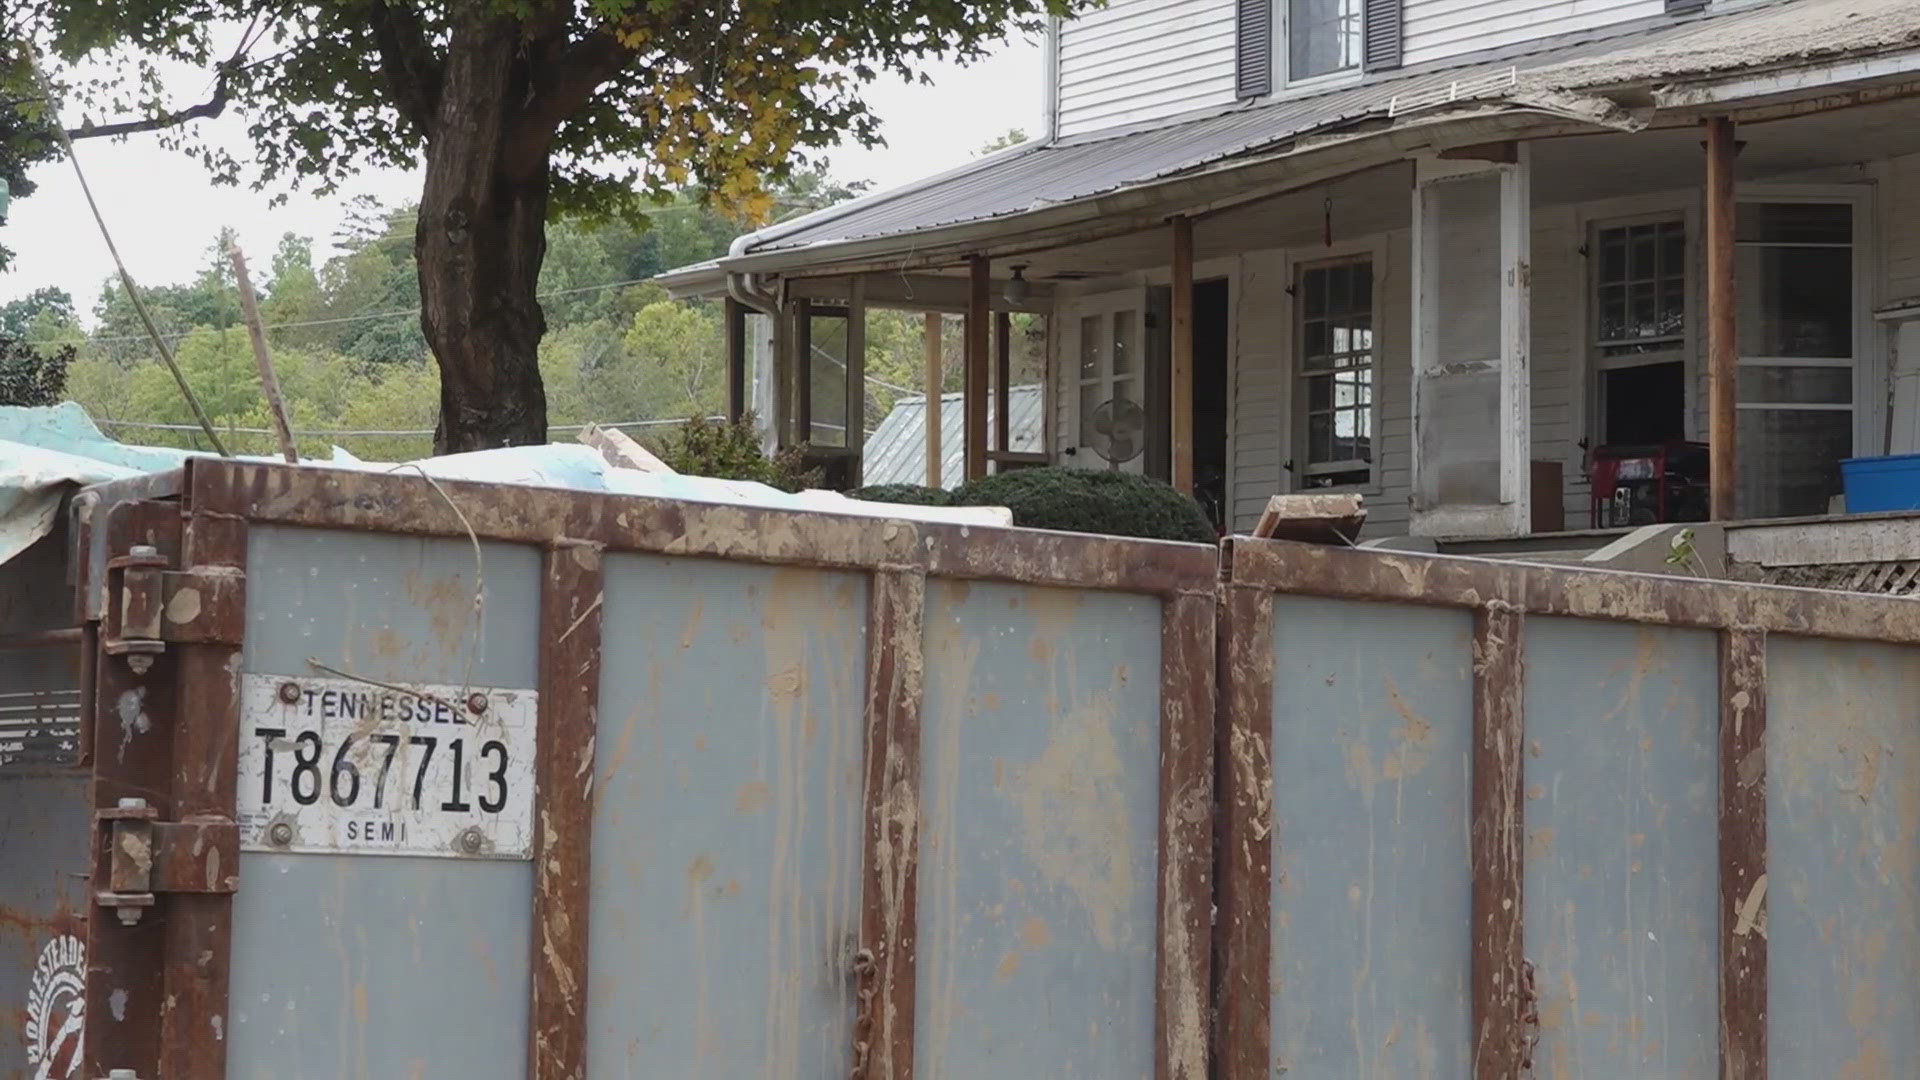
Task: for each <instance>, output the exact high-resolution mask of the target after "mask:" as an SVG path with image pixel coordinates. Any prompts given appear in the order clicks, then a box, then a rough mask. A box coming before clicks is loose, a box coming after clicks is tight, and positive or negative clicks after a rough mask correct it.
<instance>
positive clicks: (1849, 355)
mask: <svg viewBox="0 0 1920 1080" xmlns="http://www.w3.org/2000/svg"><path fill="white" fill-rule="evenodd" d="M1853 228H1854V214H1853V206H1852V204H1850V203H1810V202H1781V203H1742V204H1741V205H1740V207H1739V215H1738V218H1737V220H1736V224H1735V226H1734V245H1735V265H1734V274H1735V280H1736V283H1737V289H1738V292H1739V304H1738V309H1739V310H1738V317H1739V343H1740V370H1739V373H1738V388H1737V394H1736V397H1737V401H1738V408H1739V427H1738V431H1737V436H1738V439H1739V458H1740V461H1739V473H1738V483H1739V490H1738V491H1737V492H1736V493H1735V498H1736V508H1737V509H1738V511H1739V513H1740V515H1741V516H1742V517H1791V516H1797V515H1803V514H1824V513H1826V512H1827V500H1828V498H1829V497H1830V496H1833V495H1835V494H1838V493H1839V491H1840V462H1841V460H1843V459H1845V458H1847V457H1850V456H1852V453H1853V445H1854V358H1855V356H1856V353H1857V348H1856V342H1855V340H1854V333H1855V327H1856V320H1857V318H1858V310H1857V304H1856V300H1855V289H1854V280H1853V255H1854V253H1853Z"/></svg>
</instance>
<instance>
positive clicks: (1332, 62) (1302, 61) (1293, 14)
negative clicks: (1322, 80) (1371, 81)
mask: <svg viewBox="0 0 1920 1080" xmlns="http://www.w3.org/2000/svg"><path fill="white" fill-rule="evenodd" d="M1283 2H1284V3H1285V4H1286V5H1287V8H1286V10H1287V22H1286V26H1287V81H1288V82H1300V81H1301V80H1303V79H1313V78H1318V77H1320V76H1322V75H1331V74H1333V73H1335V72H1339V71H1351V70H1355V69H1357V68H1359V66H1360V50H1361V47H1362V33H1361V30H1362V25H1361V24H1362V20H1361V2H1362V0H1283Z"/></svg>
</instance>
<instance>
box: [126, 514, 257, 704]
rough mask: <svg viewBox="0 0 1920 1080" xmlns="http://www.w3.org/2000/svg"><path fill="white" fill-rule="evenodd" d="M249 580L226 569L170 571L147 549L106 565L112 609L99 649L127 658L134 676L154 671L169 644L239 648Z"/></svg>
mask: <svg viewBox="0 0 1920 1080" xmlns="http://www.w3.org/2000/svg"><path fill="white" fill-rule="evenodd" d="M246 581H247V579H246V575H245V574H244V573H242V572H241V571H240V570H238V569H236V568H233V567H226V566H196V567H191V568H189V569H186V570H169V569H167V560H166V556H164V555H162V554H160V552H159V549H157V548H155V547H153V546H151V545H148V544H136V545H135V546H134V547H133V548H132V549H131V550H130V551H128V552H127V554H125V555H117V556H115V557H113V558H112V559H109V560H107V604H106V610H105V612H104V614H105V618H104V619H103V621H102V626H101V630H100V644H101V647H102V649H103V650H104V651H105V652H106V653H107V654H108V655H109V656H124V657H126V658H127V665H128V666H129V667H131V668H132V669H133V671H134V673H135V674H143V673H145V671H146V670H147V669H148V668H150V667H152V666H153V658H154V656H155V655H157V654H159V653H163V652H165V651H166V649H167V643H168V642H178V643H182V644H229V645H238V644H240V640H241V635H242V631H243V630H244V629H245V620H246Z"/></svg>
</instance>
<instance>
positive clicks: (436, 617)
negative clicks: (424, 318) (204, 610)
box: [223, 526, 540, 1080]
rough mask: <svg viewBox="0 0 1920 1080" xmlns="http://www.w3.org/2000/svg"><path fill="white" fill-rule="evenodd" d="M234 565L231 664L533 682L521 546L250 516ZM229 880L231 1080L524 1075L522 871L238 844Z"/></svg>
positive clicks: (534, 651) (446, 680)
mask: <svg viewBox="0 0 1920 1080" xmlns="http://www.w3.org/2000/svg"><path fill="white" fill-rule="evenodd" d="M247 557H248V567H247V632H246V633H247V637H246V650H245V656H244V665H245V670H246V671H248V672H251V673H264V674H277V675H291V676H315V675H320V674H323V673H321V672H319V671H317V670H316V669H315V668H313V667H312V666H310V665H309V664H308V663H307V660H308V658H309V657H312V658H315V659H318V660H320V661H321V662H322V663H324V664H326V665H328V666H329V667H332V668H336V669H338V670H339V671H342V672H347V673H349V674H350V675H351V676H355V677H361V678H367V679H375V680H380V681H384V682H409V683H442V684H453V685H460V684H463V683H467V682H471V683H472V684H473V685H476V686H490V687H503V688H515V689H531V688H533V687H534V686H535V684H536V682H537V678H536V673H537V670H538V646H537V637H538V628H539V617H538V612H539V605H538V600H539V589H540V564H539V553H538V552H537V551H535V550H534V549H532V548H522V547H512V546H509V545H503V544H486V545H483V554H482V557H481V559H480V560H479V563H478V565H476V560H475V553H474V548H473V545H472V544H471V543H469V542H467V541H465V540H458V541H455V540H415V539H408V538H404V537H395V536H383V535H377V534H370V533H364V532H345V531H340V532H335V531H331V530H326V531H322V530H303V529H291V528H277V527H265V526H255V527H254V528H253V529H252V530H251V532H250V535H249V538H248V556H247ZM480 581H484V584H485V593H484V605H483V610H482V612H481V613H479V614H476V612H475V605H474V593H475V589H476V584H477V583H479V582H480ZM240 880H241V888H240V891H239V893H238V894H237V895H236V897H235V900H234V916H233V923H234V929H233V983H232V993H231V999H230V1007H231V1010H232V1014H233V1015H232V1022H231V1024H229V1025H227V1027H228V1030H227V1032H226V1037H227V1039H228V1062H229V1065H228V1074H229V1076H231V1077H232V1078H233V1080H256V1078H259V1080H267V1078H273V1080H303V1078H307V1077H312V1078H316V1080H317V1078H321V1077H326V1078H332V1077H339V1076H348V1077H361V1076H365V1077H413V1076H422V1077H434V1076H459V1077H462V1078H463V1080H490V1078H495V1077H497V1078H500V1080H508V1078H521V1077H524V1076H525V1075H526V1061H527V1037H528V1021H527V993H528V991H527V985H528V965H529V955H528V944H527V942H528V940H529V935H530V934H531V932H532V929H531V928H532V903H533V900H532V897H533V873H532V866H531V865H530V864H528V863H524V862H497V863H496V862H483V861H472V862H466V861H460V860H456V859H445V858H402V857H377V856H347V855H278V854H271V853H247V854H245V855H242V856H241V863H240ZM223 1022H224V1021H223Z"/></svg>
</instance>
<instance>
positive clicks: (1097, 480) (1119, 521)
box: [953, 466, 1219, 544]
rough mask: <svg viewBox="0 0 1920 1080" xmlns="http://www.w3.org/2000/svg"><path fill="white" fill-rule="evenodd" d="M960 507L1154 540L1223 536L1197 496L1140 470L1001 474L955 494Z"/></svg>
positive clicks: (1017, 520) (1030, 524)
mask: <svg viewBox="0 0 1920 1080" xmlns="http://www.w3.org/2000/svg"><path fill="white" fill-rule="evenodd" d="M953 505H955V506H1004V507H1006V508H1007V509H1009V510H1012V511H1013V523H1014V524H1015V525H1019V526H1022V527H1025V528H1030V529H1055V530H1059V531H1062V532H1084V533H1105V534H1107V535H1110V536H1137V537H1142V538H1145V539H1149V540H1185V541H1188V542H1191V543H1196V544H1211V543H1215V542H1217V541H1218V540H1219V536H1218V535H1217V534H1216V533H1215V532H1214V529H1213V525H1212V524H1211V523H1210V522H1208V521H1207V515H1206V512H1205V511H1203V510H1201V509H1200V504H1199V503H1197V502H1194V501H1193V499H1192V498H1190V497H1188V496H1186V495H1182V494H1181V493H1180V492H1178V491H1176V490H1175V489H1174V488H1172V487H1171V486H1169V485H1167V484H1163V483H1161V482H1160V481H1158V480H1151V479H1148V478H1147V477H1144V476H1140V475H1138V474H1135V473H1125V472H1113V471H1110V470H1106V471H1093V470H1088V469H1067V468H1061V467H1058V466H1049V467H1047V468H1042V469H1018V470H1015V471H1013V472H1004V473H995V474H994V475H992V476H987V477H982V478H981V479H979V480H974V481H971V482H970V483H967V484H965V485H962V486H961V487H960V488H958V489H956V490H955V491H954V492H953Z"/></svg>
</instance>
